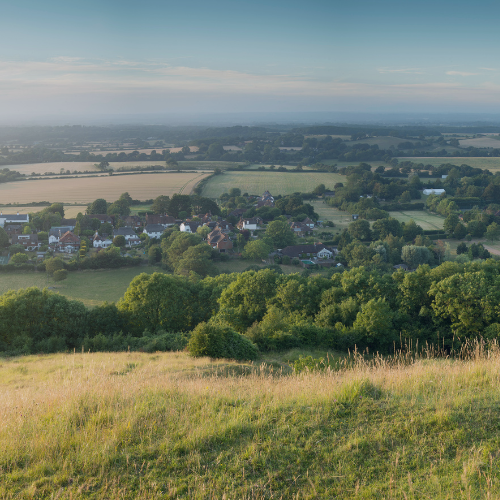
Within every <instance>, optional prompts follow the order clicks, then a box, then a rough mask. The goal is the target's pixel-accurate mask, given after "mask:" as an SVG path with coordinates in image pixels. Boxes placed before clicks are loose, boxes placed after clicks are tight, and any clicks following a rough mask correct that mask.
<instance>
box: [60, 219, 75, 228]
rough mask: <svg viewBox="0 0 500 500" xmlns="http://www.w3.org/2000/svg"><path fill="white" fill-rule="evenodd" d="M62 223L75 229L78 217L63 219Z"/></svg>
mask: <svg viewBox="0 0 500 500" xmlns="http://www.w3.org/2000/svg"><path fill="white" fill-rule="evenodd" d="M61 225H62V226H65V227H69V228H70V229H69V230H70V231H73V230H74V229H75V227H76V219H61Z"/></svg>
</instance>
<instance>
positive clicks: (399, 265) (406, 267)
mask: <svg viewBox="0 0 500 500" xmlns="http://www.w3.org/2000/svg"><path fill="white" fill-rule="evenodd" d="M392 268H393V269H395V270H396V271H397V270H398V269H402V270H403V271H409V270H410V268H409V267H408V266H407V265H406V264H396V265H395V266H392Z"/></svg>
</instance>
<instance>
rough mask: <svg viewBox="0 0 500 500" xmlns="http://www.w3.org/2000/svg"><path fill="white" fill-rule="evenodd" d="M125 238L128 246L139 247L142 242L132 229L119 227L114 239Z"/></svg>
mask: <svg viewBox="0 0 500 500" xmlns="http://www.w3.org/2000/svg"><path fill="white" fill-rule="evenodd" d="M120 235H121V236H124V237H125V241H126V242H127V243H126V244H127V246H129V247H131V246H132V245H139V243H140V242H141V240H140V238H139V237H138V236H137V234H136V232H135V231H134V230H133V229H132V228H131V227H119V228H118V229H115V230H114V231H113V238H114V237H115V236H120Z"/></svg>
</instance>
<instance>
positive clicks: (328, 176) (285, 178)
mask: <svg viewBox="0 0 500 500" xmlns="http://www.w3.org/2000/svg"><path fill="white" fill-rule="evenodd" d="M336 182H345V177H344V176H342V175H340V174H332V173H329V172H314V173H307V172H269V171H267V172H258V171H255V170H254V171H252V170H246V171H237V172H234V171H230V172H225V173H224V174H222V175H216V176H215V177H212V178H211V179H210V180H209V181H208V182H207V184H206V185H205V187H204V188H203V193H202V194H203V196H208V197H209V198H218V197H219V196H220V195H221V194H222V193H227V192H228V191H229V190H230V189H231V188H232V187H238V188H240V189H241V192H242V193H249V194H262V193H263V192H264V191H266V190H269V191H270V192H271V194H273V195H278V194H281V195H285V194H292V193H295V192H298V191H300V192H302V193H307V192H311V191H312V190H313V189H314V188H315V187H316V186H318V185H319V184H325V186H326V187H327V188H329V189H332V188H333V186H334V184H335V183H336Z"/></svg>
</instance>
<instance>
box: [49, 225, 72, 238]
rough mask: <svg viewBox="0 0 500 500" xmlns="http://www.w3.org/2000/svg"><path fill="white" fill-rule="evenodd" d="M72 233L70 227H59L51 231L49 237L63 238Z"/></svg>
mask: <svg viewBox="0 0 500 500" xmlns="http://www.w3.org/2000/svg"><path fill="white" fill-rule="evenodd" d="M68 231H71V227H70V226H57V227H51V228H50V229H49V236H62V235H63V234H64V233H67V232H68Z"/></svg>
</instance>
